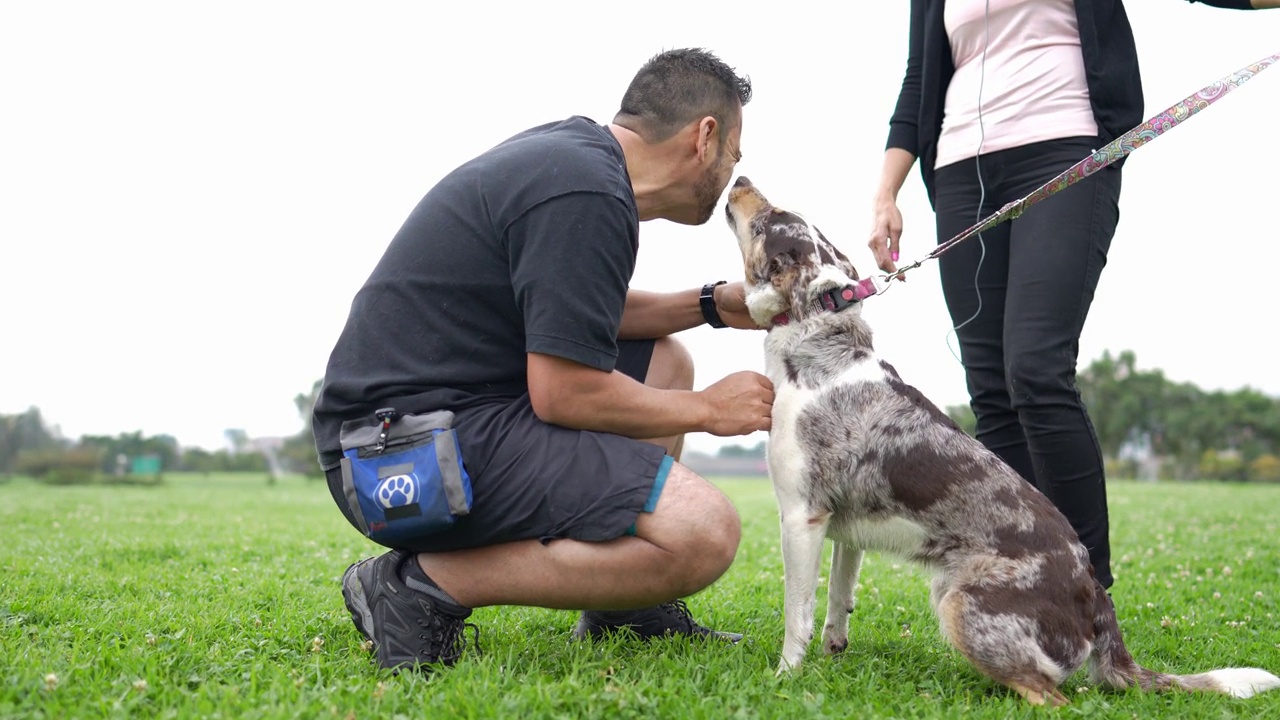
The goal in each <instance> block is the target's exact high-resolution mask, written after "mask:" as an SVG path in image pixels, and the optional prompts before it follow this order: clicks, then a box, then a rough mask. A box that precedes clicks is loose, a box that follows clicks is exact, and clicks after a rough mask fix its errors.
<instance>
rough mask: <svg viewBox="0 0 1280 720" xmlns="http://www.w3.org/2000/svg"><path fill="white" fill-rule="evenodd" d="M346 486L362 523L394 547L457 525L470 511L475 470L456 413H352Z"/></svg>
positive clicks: (344, 434) (344, 439) (345, 440)
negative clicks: (465, 455)
mask: <svg viewBox="0 0 1280 720" xmlns="http://www.w3.org/2000/svg"><path fill="white" fill-rule="evenodd" d="M339 441H340V442H341V443H342V489H343V492H344V493H345V494H346V499H347V506H348V507H349V508H350V509H351V514H352V515H353V516H354V517H355V521H356V524H357V525H359V526H360V530H361V531H363V532H364V534H365V535H367V536H368V537H369V539H371V540H374V541H375V542H378V543H381V544H383V545H387V546H390V547H398V546H400V545H401V544H403V543H405V542H411V541H412V540H413V539H414V538H416V537H421V536H423V535H430V534H433V533H437V532H440V531H441V530H446V529H448V528H449V527H451V526H452V525H453V524H454V522H456V521H457V519H458V518H459V517H462V516H464V515H466V514H467V513H469V512H470V511H471V478H470V476H468V475H467V470H466V468H465V467H464V466H463V463H462V451H461V449H460V448H459V446H458V437H457V435H456V434H455V433H454V430H453V413H452V412H449V411H448V410H437V411H435V412H432V413H427V414H425V415H400V414H398V413H396V412H395V411H394V410H391V409H386V410H379V411H378V412H377V424H374V425H370V424H369V422H368V420H348V421H347V422H345V423H343V424H342V431H341V433H340V435H339Z"/></svg>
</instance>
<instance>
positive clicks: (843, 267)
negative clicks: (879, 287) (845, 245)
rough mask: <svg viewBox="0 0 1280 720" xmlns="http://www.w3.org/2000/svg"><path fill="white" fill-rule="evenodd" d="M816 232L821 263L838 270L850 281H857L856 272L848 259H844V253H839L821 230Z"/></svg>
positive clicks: (838, 249)
mask: <svg viewBox="0 0 1280 720" xmlns="http://www.w3.org/2000/svg"><path fill="white" fill-rule="evenodd" d="M815 230H816V228H815ZM817 232H818V247H819V250H818V252H819V255H820V256H822V260H823V262H827V263H830V264H832V265H835V266H836V267H838V268H840V272H842V273H844V274H845V275H848V276H849V278H850V279H851V280H859V279H860V278H859V277H858V270H857V268H855V267H854V266H853V263H852V262H850V261H849V258H848V257H846V256H845V254H844V253H842V252H840V248H838V247H836V246H835V244H834V243H832V242H831V241H830V240H828V239H827V236H826V235H823V234H822V231H821V230H818V231H817Z"/></svg>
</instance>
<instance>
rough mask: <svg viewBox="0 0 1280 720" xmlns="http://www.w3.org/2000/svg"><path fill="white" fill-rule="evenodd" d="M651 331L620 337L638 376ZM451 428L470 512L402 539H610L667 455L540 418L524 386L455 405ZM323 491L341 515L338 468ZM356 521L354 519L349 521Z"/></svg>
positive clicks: (440, 544)
mask: <svg viewBox="0 0 1280 720" xmlns="http://www.w3.org/2000/svg"><path fill="white" fill-rule="evenodd" d="M653 347H654V342H653V341H652V340H637V341H625V340H624V341H619V342H618V362H617V365H616V369H617V370H618V372H622V373H625V374H627V375H629V376H630V377H632V378H635V379H636V380H639V381H640V382H644V378H645V375H646V374H647V373H648V370H649V362H650V360H651V359H652V357H653ZM454 412H455V417H454V428H455V429H456V430H457V434H458V443H459V445H460V446H461V448H462V458H463V462H464V463H465V465H466V468H467V473H468V474H469V475H470V476H471V490H472V502H471V513H470V514H469V515H467V516H465V517H462V518H459V520H458V521H457V522H456V523H455V524H454V526H453V527H452V528H450V529H449V530H446V531H444V532H441V533H436V534H434V535H427V536H424V537H422V538H419V539H418V540H416V541H414V542H411V543H409V544H408V545H407V546H406V547H405V549H409V550H414V551H418V552H444V551H448V550H461V549H465V548H474V547H486V546H489V545H497V544H499V543H504V542H512V541H516V540H530V539H539V540H542V541H544V542H546V541H550V540H555V539H558V538H570V539H573V540H583V541H588V542H600V541H604V540H612V539H614V538H618V537H621V536H623V535H626V534H629V533H634V532H635V522H636V518H637V517H638V516H639V515H640V513H641V512H646V511H647V512H652V511H653V508H654V506H655V505H656V504H657V501H658V496H659V494H660V493H661V492H662V485H663V483H665V482H666V476H667V473H668V471H669V470H670V469H671V464H672V458H671V457H670V456H668V455H667V454H666V450H665V449H664V448H662V447H659V446H657V445H654V444H652V443H646V442H641V441H639V440H632V439H630V438H625V437H622V436H621V435H612V434H609V433H598V432H589V431H585V430H570V429H568V428H563V427H560V426H558V425H548V424H547V423H544V422H542V421H541V420H539V419H538V417H537V416H536V415H535V414H534V412H533V406H532V405H531V404H530V402H529V395H528V394H527V393H526V394H525V395H522V396H521V397H518V398H515V399H514V400H513V399H509V398H506V399H500V400H495V401H493V402H491V403H487V404H484V405H481V406H478V407H473V408H468V409H466V410H461V411H457V410H455V411H454ZM327 479H328V483H329V492H330V493H331V494H332V495H333V498H334V502H336V503H337V504H338V507H339V508H340V509H341V510H342V513H343V515H345V516H346V518H347V521H348V522H352V519H351V511H350V510H349V509H348V508H347V505H346V501H345V499H344V497H343V493H342V476H341V472H340V471H339V470H336V469H335V470H331V471H329V472H328V473H327ZM352 525H353V526H355V523H354V522H352Z"/></svg>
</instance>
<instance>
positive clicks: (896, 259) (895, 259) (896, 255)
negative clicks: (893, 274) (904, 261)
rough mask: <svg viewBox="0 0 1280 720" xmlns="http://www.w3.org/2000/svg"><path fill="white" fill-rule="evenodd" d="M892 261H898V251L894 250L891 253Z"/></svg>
mask: <svg viewBox="0 0 1280 720" xmlns="http://www.w3.org/2000/svg"><path fill="white" fill-rule="evenodd" d="M893 261H894V262H898V253H896V252H895V253H894V254H893Z"/></svg>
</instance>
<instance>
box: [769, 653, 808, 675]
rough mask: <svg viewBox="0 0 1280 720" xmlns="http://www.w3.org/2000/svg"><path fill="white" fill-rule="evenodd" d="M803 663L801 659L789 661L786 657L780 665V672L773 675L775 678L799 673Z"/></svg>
mask: <svg viewBox="0 0 1280 720" xmlns="http://www.w3.org/2000/svg"><path fill="white" fill-rule="evenodd" d="M801 662H802V659H801V658H796V659H795V660H788V659H786V658H785V657H784V658H782V660H781V661H780V662H779V663H778V671H777V672H775V673H774V674H773V675H774V677H785V676H787V675H792V674H795V673H797V672H799V671H800V663H801Z"/></svg>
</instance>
